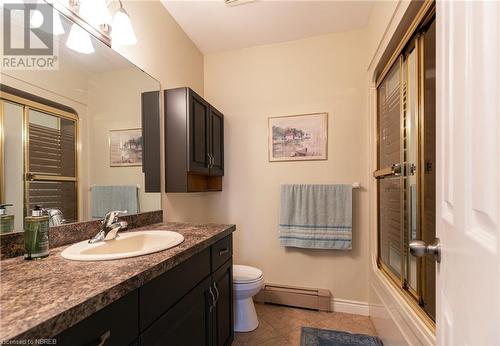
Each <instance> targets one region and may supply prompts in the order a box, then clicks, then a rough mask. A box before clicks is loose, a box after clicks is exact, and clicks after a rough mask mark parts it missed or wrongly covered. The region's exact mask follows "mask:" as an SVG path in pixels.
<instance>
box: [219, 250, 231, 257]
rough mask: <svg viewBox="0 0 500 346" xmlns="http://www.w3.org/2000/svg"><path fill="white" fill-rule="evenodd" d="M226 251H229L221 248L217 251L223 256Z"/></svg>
mask: <svg viewBox="0 0 500 346" xmlns="http://www.w3.org/2000/svg"><path fill="white" fill-rule="evenodd" d="M228 252H229V249H222V250H220V251H219V256H224V255H225V254H227V253H228Z"/></svg>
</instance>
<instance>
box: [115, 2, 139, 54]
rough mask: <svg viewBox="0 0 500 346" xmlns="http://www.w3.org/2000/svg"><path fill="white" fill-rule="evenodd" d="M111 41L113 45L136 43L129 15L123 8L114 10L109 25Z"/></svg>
mask: <svg viewBox="0 0 500 346" xmlns="http://www.w3.org/2000/svg"><path fill="white" fill-rule="evenodd" d="M111 42H112V44H113V45H121V46H132V45H134V44H136V43H137V38H136V36H135V32H134V28H133V27H132V22H131V20H130V17H129V15H128V13H127V11H125V10H124V9H123V8H120V9H119V10H118V11H116V13H115V15H114V16H113V24H112V26H111Z"/></svg>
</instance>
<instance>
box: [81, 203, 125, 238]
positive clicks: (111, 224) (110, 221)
mask: <svg viewBox="0 0 500 346" xmlns="http://www.w3.org/2000/svg"><path fill="white" fill-rule="evenodd" d="M126 213H127V211H126V210H124V211H120V210H115V211H110V212H109V213H107V214H106V216H105V217H104V220H102V221H101V224H102V226H101V230H100V231H99V233H97V234H96V235H95V236H93V237H92V238H91V239H90V240H89V243H90V244H93V243H97V242H100V241H107V240H112V239H115V238H116V237H117V236H118V232H119V231H121V230H123V229H125V228H127V226H128V223H127V222H126V221H118V216H120V214H126Z"/></svg>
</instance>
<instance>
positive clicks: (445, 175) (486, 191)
mask: <svg viewBox="0 0 500 346" xmlns="http://www.w3.org/2000/svg"><path fill="white" fill-rule="evenodd" d="M436 14H437V68H436V69H437V167H436V169H437V182H436V186H437V191H436V193H437V201H436V208H437V209H436V218H437V220H436V221H437V229H436V232H437V236H438V237H439V238H440V239H441V246H442V260H441V263H440V264H438V265H437V294H436V295H437V297H436V298H437V343H438V344H439V345H500V239H499V237H500V225H499V222H500V218H499V215H500V209H499V203H500V191H499V172H500V150H499V144H500V143H499V141H500V140H499V137H500V128H499V126H500V121H499V119H500V2H499V1H489V2H479V1H468V2H465V1H438V3H437V12H436Z"/></svg>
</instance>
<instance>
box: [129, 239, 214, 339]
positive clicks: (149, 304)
mask: <svg viewBox="0 0 500 346" xmlns="http://www.w3.org/2000/svg"><path fill="white" fill-rule="evenodd" d="M208 275H210V249H205V250H203V251H202V252H200V253H199V254H197V255H194V256H193V257H191V258H190V259H188V260H187V261H185V262H183V263H181V264H179V265H178V266H176V267H174V268H172V269H170V270H169V271H168V272H166V273H165V274H162V275H160V276H159V277H157V278H156V279H153V280H152V281H150V282H148V283H147V284H145V285H144V286H142V287H141V288H139V302H140V309H139V313H140V316H139V325H140V330H141V331H143V330H144V329H146V328H147V327H148V326H149V325H150V324H151V323H152V322H153V321H155V320H156V319H157V318H159V317H160V316H161V315H163V314H164V313H165V312H166V311H167V310H168V309H170V308H171V307H172V306H173V305H174V304H175V303H176V302H178V301H179V300H180V299H181V298H182V297H183V296H184V295H186V294H187V293H188V292H189V291H190V290H191V289H192V288H193V287H195V286H196V285H197V284H198V283H199V282H201V281H202V280H203V279H204V278H206V277H207V276H208Z"/></svg>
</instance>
